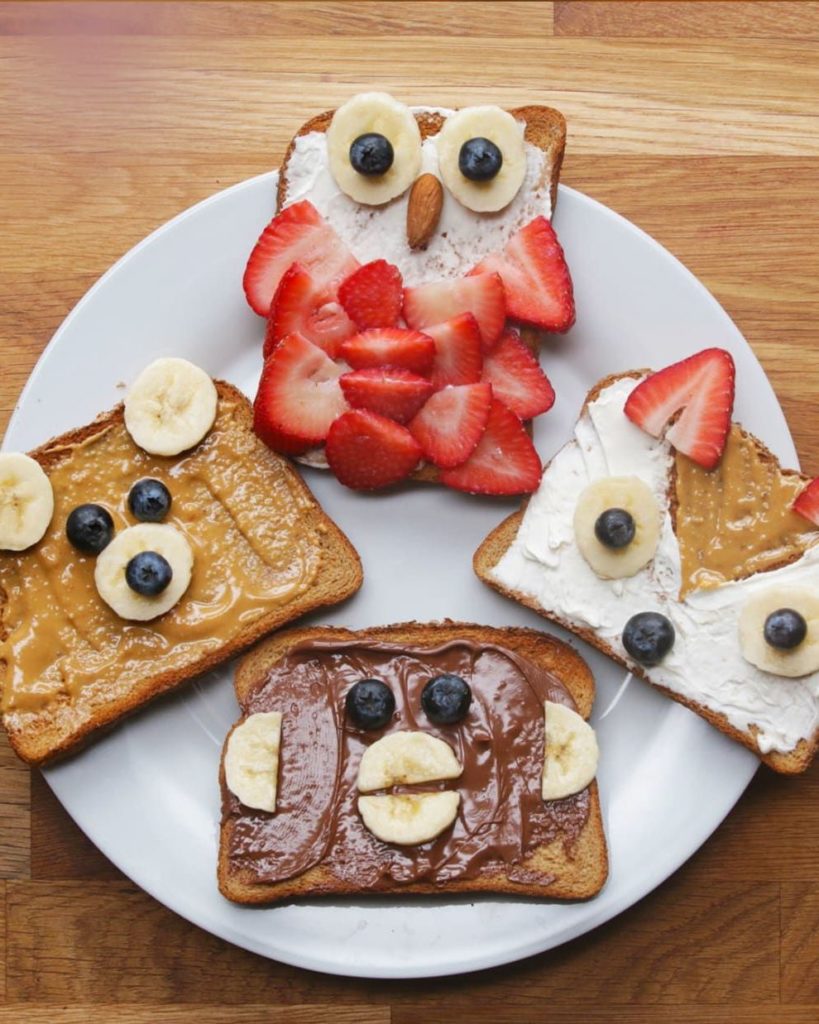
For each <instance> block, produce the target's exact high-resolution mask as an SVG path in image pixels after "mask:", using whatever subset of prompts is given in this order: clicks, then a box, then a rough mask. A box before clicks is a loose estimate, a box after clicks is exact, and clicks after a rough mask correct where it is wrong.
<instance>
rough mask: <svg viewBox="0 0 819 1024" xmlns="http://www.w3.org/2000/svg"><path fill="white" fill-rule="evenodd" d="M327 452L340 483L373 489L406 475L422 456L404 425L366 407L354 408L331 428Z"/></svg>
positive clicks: (329, 461) (396, 481)
mask: <svg viewBox="0 0 819 1024" xmlns="http://www.w3.org/2000/svg"><path fill="white" fill-rule="evenodd" d="M326 454H327V462H328V463H329V465H330V469H332V471H333V472H334V473H335V475H336V476H337V477H338V479H339V480H340V482H341V483H343V484H344V485H345V486H346V487H352V488H354V489H355V490H359V491H372V490H375V488H377V487H388V486H389V485H390V484H395V483H398V481H399V480H403V479H404V478H405V477H408V476H409V475H410V473H411V472H412V471H413V470H414V469H415V467H416V466H417V465H418V462H419V460H420V458H421V446H420V445H419V444H418V442H417V441H416V440H415V438H414V437H413V436H412V434H411V433H410V432H409V431H408V430H407V428H406V427H402V426H400V425H399V424H398V423H395V422H394V421H393V420H388V419H387V418H386V417H385V416H379V415H378V414H377V413H374V412H369V410H367V409H353V410H352V411H350V412H345V413H344V415H343V416H339V418H338V419H337V420H336V421H335V423H334V424H333V425H332V427H330V433H329V434H328V435H327V448H326Z"/></svg>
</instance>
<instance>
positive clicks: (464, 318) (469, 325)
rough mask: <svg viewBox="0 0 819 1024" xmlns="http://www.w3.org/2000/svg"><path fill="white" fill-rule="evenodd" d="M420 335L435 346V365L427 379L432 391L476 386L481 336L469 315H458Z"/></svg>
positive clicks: (478, 377)
mask: <svg viewBox="0 0 819 1024" xmlns="http://www.w3.org/2000/svg"><path fill="white" fill-rule="evenodd" d="M424 333H425V334H428V335H429V336H430V338H432V340H433V341H434V342H435V361H434V362H433V364H432V371H431V373H430V375H429V377H430V380H431V381H432V383H433V385H434V387H435V390H436V391H438V390H440V389H441V388H445V387H446V386H447V384H477V383H478V381H479V380H480V379H481V370H482V369H483V355H482V354H481V332H480V330H479V329H478V321H477V320H476V319H475V317H474V316H473V315H472V314H471V313H461V315H460V316H456V317H453V318H452V319H451V320H445V321H444V323H442V324H435V325H434V326H432V327H427V328H425V329H424Z"/></svg>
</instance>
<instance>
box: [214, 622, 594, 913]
mask: <svg viewBox="0 0 819 1024" xmlns="http://www.w3.org/2000/svg"><path fill="white" fill-rule="evenodd" d="M593 686H594V684H593V679H592V677H591V674H590V672H589V670H588V668H587V667H586V665H585V663H584V662H583V661H582V659H580V657H579V656H578V655H577V654H576V653H575V652H574V651H573V650H572V649H571V648H569V647H567V646H566V645H565V644H562V643H560V642H559V641H557V640H555V639H554V638H552V637H548V636H546V635H544V634H541V633H537V632H535V631H533V630H523V629H489V628H485V627H480V626H473V625H463V624H458V623H443V624H434V625H429V626H425V625H418V624H404V625H396V626H387V627H381V628H377V629H372V630H368V631H366V632H358V633H355V632H350V631H348V630H343V629H335V628H331V627H328V628H318V629H306V630H294V631H290V632H288V633H284V634H279V635H278V636H276V637H274V638H271V639H270V640H269V641H267V642H266V643H265V644H263V645H262V646H261V647H260V648H257V650H255V651H254V652H253V653H252V654H250V655H249V656H248V657H247V658H246V659H245V660H244V661H243V662H242V664H241V665H240V667H239V670H238V673H237V676H236V689H237V694H238V697H239V702H240V705H241V707H242V718H241V719H240V721H239V722H237V724H236V725H235V726H234V728H233V730H232V731H231V733H230V734H229V736H228V738H227V740H226V743H225V748H224V751H223V757H222V768H221V774H220V778H221V786H222V828H221V840H220V852H219V885H220V889H221V891H222V893H223V894H224V895H225V896H227V897H228V898H229V899H232V900H235V901H237V902H241V903H269V902H274V901H280V900H285V899H292V898H298V897H311V896H320V895H333V894H335V895H344V894H348V895H353V894H354V895H365V894H376V893H400V894H404V893H440V892H444V891H446V892H497V893H515V894H521V895H532V896H544V897H553V898H586V897H589V896H592V895H594V894H595V893H596V892H598V891H599V889H600V888H601V886H602V885H603V882H604V881H605V877H606V873H607V859H606V848H605V839H604V836H603V831H602V823H601V817H600V809H599V802H598V797H597V789H596V784H595V782H594V781H593V779H594V774H595V770H596V763H597V745H596V741H595V739H594V733H593V732H592V730H591V728H590V727H589V726H588V724H587V723H586V722H585V721H584V718H585V717H587V716H588V714H589V712H590V709H591V703H592V699H593ZM544 722H545V724H544Z"/></svg>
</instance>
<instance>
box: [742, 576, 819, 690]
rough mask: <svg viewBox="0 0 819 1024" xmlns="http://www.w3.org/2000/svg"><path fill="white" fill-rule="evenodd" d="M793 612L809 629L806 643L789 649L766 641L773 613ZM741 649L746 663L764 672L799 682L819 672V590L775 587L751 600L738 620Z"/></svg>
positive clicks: (805, 639)
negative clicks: (801, 677) (767, 622)
mask: <svg viewBox="0 0 819 1024" xmlns="http://www.w3.org/2000/svg"><path fill="white" fill-rule="evenodd" d="M783 608H790V609H793V611H795V612H798V613H799V615H801V617H802V618H803V619H804V621H805V624H806V625H807V632H806V633H805V636H804V639H803V640H801V642H799V643H797V644H796V646H794V647H791V648H790V649H782V648H778V647H774V646H772V645H771V644H770V643H768V641H767V640H766V639H765V622H766V620H767V619H768V616H769V615H771V614H772V613H773V612H776V611H779V610H780V609H783ZM739 646H740V649H741V650H742V656H743V657H744V658H745V660H746V661H749V662H750V663H751V664H752V665H756V667H757V668H761V669H762V671H763V672H772V673H773V674H774V675H777V676H787V677H788V678H790V679H796V678H798V677H799V676H806V675H810V673H811V672H816V671H819V589H817V588H816V587H799V586H790V587H788V586H772V587H768V588H767V589H765V590H763V591H762V592H761V593H759V594H756V595H755V596H754V597H752V598H750V600H749V601H748V602H747V604H746V605H745V607H744V608H743V609H742V611H741V612H740V616H739Z"/></svg>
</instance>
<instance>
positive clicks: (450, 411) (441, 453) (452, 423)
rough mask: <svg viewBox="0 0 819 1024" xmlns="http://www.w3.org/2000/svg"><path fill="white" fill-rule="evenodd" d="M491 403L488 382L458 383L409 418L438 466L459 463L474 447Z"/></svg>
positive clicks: (411, 427)
mask: <svg viewBox="0 0 819 1024" xmlns="http://www.w3.org/2000/svg"><path fill="white" fill-rule="evenodd" d="M491 405H492V388H491V387H490V385H489V384H456V385H454V386H450V387H445V388H444V389H443V390H442V391H436V392H435V394H434V395H433V396H432V397H431V398H430V399H429V401H428V402H427V404H426V405H425V406H424V407H423V409H422V410H421V411H420V412H419V413H418V415H417V416H416V417H415V419H413V420H412V421H411V422H410V425H409V428H410V431H411V433H412V436H413V437H414V438H415V440H416V441H418V443H419V444H420V445H421V448H422V449H423V452H424V457H425V458H426V459H428V460H429V461H430V462H432V463H434V464H435V465H436V466H440V467H441V468H443V469H451V468H452V467H453V466H460V465H461V464H462V463H463V462H466V460H467V459H468V458H469V456H470V455H471V454H472V452H473V451H474V450H475V448H476V446H477V444H478V442H479V441H480V439H481V436H482V435H483V432H484V430H485V429H486V423H487V420H488V419H489V409H490V407H491Z"/></svg>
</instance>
